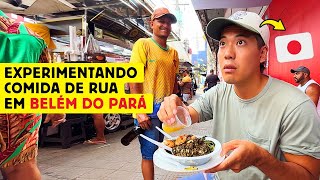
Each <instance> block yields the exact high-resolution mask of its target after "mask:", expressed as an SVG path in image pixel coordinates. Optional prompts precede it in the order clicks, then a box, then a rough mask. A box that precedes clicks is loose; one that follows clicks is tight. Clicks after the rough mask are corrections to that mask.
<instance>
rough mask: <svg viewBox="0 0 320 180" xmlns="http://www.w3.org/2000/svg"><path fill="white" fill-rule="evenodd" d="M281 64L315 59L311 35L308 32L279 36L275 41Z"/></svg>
mask: <svg viewBox="0 0 320 180" xmlns="http://www.w3.org/2000/svg"><path fill="white" fill-rule="evenodd" d="M275 46H276V52H277V59H278V61H279V62H281V63H283V62H291V61H299V60H306V59H311V58H313V56H314V54H313V46H312V38H311V34H310V33H308V32H305V33H298V34H290V35H285V36H278V37H276V39H275Z"/></svg>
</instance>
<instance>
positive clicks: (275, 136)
mask: <svg viewBox="0 0 320 180" xmlns="http://www.w3.org/2000/svg"><path fill="white" fill-rule="evenodd" d="M191 106H192V107H193V108H194V109H195V110H196V111H197V112H198V113H199V114H200V119H201V121H205V120H210V119H213V121H214V125H213V127H214V128H213V130H212V136H213V137H214V138H216V139H217V140H219V141H220V142H222V143H225V142H228V141H230V140H234V139H243V140H249V141H252V142H254V143H256V144H258V145H260V146H261V147H263V148H264V149H266V150H267V151H269V152H270V153H271V154H272V155H273V156H274V157H276V158H277V159H279V160H281V161H285V158H284V156H283V152H287V153H291V154H297V155H309V156H312V157H315V158H318V159H319V158H320V119H319V116H318V115H317V111H316V108H315V106H314V104H313V102H312V101H311V100H310V98H309V97H308V96H306V95H305V94H304V93H302V92H301V91H300V90H298V89H297V88H295V87H294V86H292V85H290V84H288V83H285V82H283V81H280V80H277V79H273V78H272V77H269V80H268V83H267V84H266V86H265V87H264V89H263V90H262V91H261V92H260V93H259V94H258V95H257V96H256V97H254V98H252V99H247V100H244V99H241V98H239V97H238V96H237V95H236V93H235V92H234V88H233V85H231V84H226V83H221V84H220V85H217V86H214V87H213V88H211V89H210V90H208V91H207V92H206V93H205V94H203V95H202V96H201V97H200V98H199V99H197V100H196V101H195V102H194V103H193V104H191ZM218 175H219V177H220V179H232V180H234V179H241V180H242V179H267V177H266V176H265V175H264V174H263V173H262V172H261V171H260V170H259V169H257V168H256V167H249V168H247V169H245V170H243V171H241V172H240V173H234V172H233V171H231V170H230V171H223V172H219V173H218Z"/></svg>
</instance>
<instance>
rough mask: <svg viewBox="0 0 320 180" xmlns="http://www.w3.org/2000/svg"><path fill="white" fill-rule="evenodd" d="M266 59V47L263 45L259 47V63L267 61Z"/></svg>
mask: <svg viewBox="0 0 320 180" xmlns="http://www.w3.org/2000/svg"><path fill="white" fill-rule="evenodd" d="M267 59H268V47H267V46H266V45H264V46H263V47H261V49H260V63H262V62H265V61H267Z"/></svg>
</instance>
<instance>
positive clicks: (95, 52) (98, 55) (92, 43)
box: [84, 34, 106, 63]
mask: <svg viewBox="0 0 320 180" xmlns="http://www.w3.org/2000/svg"><path fill="white" fill-rule="evenodd" d="M84 53H85V60H86V61H90V62H99V63H104V62H106V57H105V55H104V54H102V51H101V48H100V46H99V44H98V42H97V40H96V39H94V37H93V35H92V34H90V35H89V37H88V40H87V43H86V45H85V48H84Z"/></svg>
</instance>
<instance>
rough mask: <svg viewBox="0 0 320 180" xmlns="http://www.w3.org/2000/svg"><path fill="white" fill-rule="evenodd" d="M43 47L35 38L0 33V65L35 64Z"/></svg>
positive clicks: (43, 44) (42, 42)
mask: <svg viewBox="0 0 320 180" xmlns="http://www.w3.org/2000/svg"><path fill="white" fill-rule="evenodd" d="M45 47H46V45H45V42H44V41H43V40H42V39H39V38H37V37H35V36H32V35H29V34H8V33H4V32H1V31H0V63H37V62H39V58H40V55H41V53H42V51H43V50H44V49H45Z"/></svg>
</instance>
